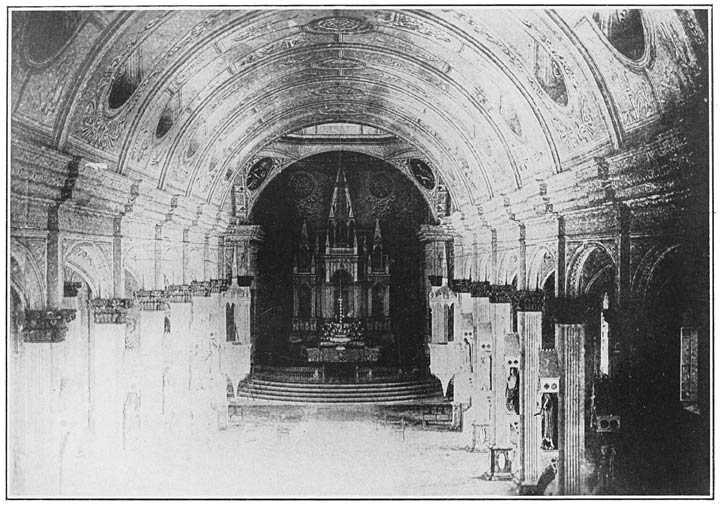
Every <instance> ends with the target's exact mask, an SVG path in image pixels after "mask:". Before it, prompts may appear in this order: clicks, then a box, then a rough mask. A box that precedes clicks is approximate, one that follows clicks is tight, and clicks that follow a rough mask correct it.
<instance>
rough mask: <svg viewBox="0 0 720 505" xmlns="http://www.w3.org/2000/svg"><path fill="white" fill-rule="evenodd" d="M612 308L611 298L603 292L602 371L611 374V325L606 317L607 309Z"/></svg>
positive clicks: (601, 328) (601, 318) (601, 321)
mask: <svg viewBox="0 0 720 505" xmlns="http://www.w3.org/2000/svg"><path fill="white" fill-rule="evenodd" d="M609 308H610V298H609V297H608V294H607V293H604V294H603V299H602V310H601V311H600V373H601V374H602V375H610V325H609V324H608V322H607V319H605V314H606V311H607V310H608V309H609Z"/></svg>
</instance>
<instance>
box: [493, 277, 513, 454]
mask: <svg viewBox="0 0 720 505" xmlns="http://www.w3.org/2000/svg"><path fill="white" fill-rule="evenodd" d="M501 288H504V286H492V291H491V293H490V320H491V324H492V338H493V371H492V380H493V390H494V393H493V411H494V415H493V421H494V425H495V426H494V436H493V442H494V445H497V446H502V447H507V446H509V444H510V433H509V431H510V429H509V428H510V427H509V425H508V418H507V415H506V414H505V383H506V381H507V368H506V366H505V335H507V334H508V333H510V332H511V331H512V303H511V300H510V298H509V297H507V296H506V294H505V293H504V292H503V290H502V289H501Z"/></svg>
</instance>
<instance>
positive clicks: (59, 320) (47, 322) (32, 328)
mask: <svg viewBox="0 0 720 505" xmlns="http://www.w3.org/2000/svg"><path fill="white" fill-rule="evenodd" d="M75 315H76V311H75V309H59V310H26V311H25V327H24V328H23V341H24V342H28V343H57V342H62V341H64V340H65V335H66V334H67V329H68V328H67V323H69V322H70V321H72V320H74V319H75Z"/></svg>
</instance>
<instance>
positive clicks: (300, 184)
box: [289, 172, 317, 199]
mask: <svg viewBox="0 0 720 505" xmlns="http://www.w3.org/2000/svg"><path fill="white" fill-rule="evenodd" d="M289 185H290V191H292V194H293V195H294V196H295V198H298V199H303V198H307V197H309V196H310V195H312V194H313V192H314V191H315V188H316V187H317V182H316V181H315V178H314V177H313V176H312V174H310V173H308V172H298V173H296V174H295V175H293V176H292V178H291V179H290V181H289Z"/></svg>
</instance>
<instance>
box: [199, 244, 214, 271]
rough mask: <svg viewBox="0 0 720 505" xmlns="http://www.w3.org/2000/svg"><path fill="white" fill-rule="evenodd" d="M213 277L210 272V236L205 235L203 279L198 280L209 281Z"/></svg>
mask: <svg viewBox="0 0 720 505" xmlns="http://www.w3.org/2000/svg"><path fill="white" fill-rule="evenodd" d="M211 277H212V273H211V272H210V236H209V235H205V240H204V241H203V278H202V279H198V280H202V281H208V280H210V278H211Z"/></svg>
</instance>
